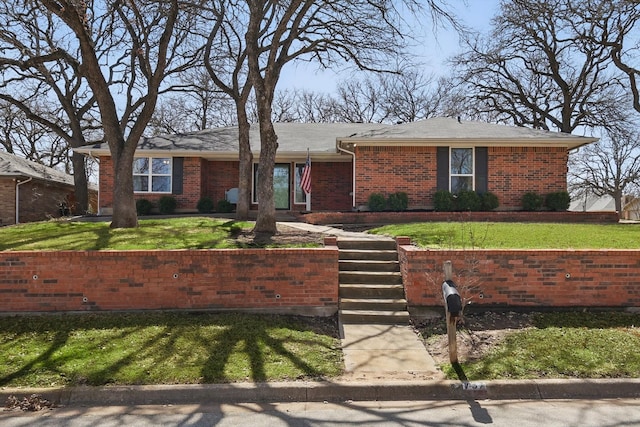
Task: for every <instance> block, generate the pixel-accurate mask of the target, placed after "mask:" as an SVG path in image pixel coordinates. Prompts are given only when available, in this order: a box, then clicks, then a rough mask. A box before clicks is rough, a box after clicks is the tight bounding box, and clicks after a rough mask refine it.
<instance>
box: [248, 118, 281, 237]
mask: <svg viewBox="0 0 640 427" xmlns="http://www.w3.org/2000/svg"><path fill="white" fill-rule="evenodd" d="M277 148H278V136H277V135H276V132H275V130H274V128H273V124H272V123H271V120H270V117H267V118H264V119H261V120H260V164H259V165H258V218H257V219H256V225H255V227H254V229H253V232H254V233H264V234H270V235H274V234H276V233H277V231H278V229H277V227H276V205H275V202H274V198H273V170H274V166H275V163H276V150H277Z"/></svg>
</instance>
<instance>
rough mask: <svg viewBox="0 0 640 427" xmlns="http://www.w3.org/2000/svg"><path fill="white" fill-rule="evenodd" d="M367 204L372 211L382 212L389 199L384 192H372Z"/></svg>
mask: <svg viewBox="0 0 640 427" xmlns="http://www.w3.org/2000/svg"><path fill="white" fill-rule="evenodd" d="M367 206H368V207H369V210H370V211H371V212H382V211H383V210H385V208H386V207H387V201H386V200H385V199H384V196H383V195H382V194H380V193H371V194H370V195H369V200H368V201H367Z"/></svg>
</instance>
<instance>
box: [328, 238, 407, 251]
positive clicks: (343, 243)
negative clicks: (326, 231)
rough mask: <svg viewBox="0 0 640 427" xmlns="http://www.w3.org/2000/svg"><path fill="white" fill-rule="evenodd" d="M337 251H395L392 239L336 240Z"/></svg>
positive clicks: (394, 243)
mask: <svg viewBox="0 0 640 427" xmlns="http://www.w3.org/2000/svg"><path fill="white" fill-rule="evenodd" d="M338 249H341V250H342V249H363V250H373V249H375V250H389V251H395V250H396V241H395V240H393V239H384V240H377V239H376V240H373V239H349V238H341V237H339V238H338Z"/></svg>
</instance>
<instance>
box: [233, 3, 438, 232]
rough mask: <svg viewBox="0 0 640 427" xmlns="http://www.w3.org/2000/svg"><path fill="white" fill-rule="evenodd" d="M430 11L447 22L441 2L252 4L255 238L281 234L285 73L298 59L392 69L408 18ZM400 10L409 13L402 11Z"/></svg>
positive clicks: (248, 44) (250, 49)
mask: <svg viewBox="0 0 640 427" xmlns="http://www.w3.org/2000/svg"><path fill="white" fill-rule="evenodd" d="M422 5H426V6H425V7H427V8H428V9H429V10H430V11H431V12H434V13H436V16H443V14H444V16H447V17H449V15H447V14H446V11H444V10H443V9H442V7H441V5H440V3H439V1H437V0H428V1H427V2H425V3H420V2H415V1H413V0H406V1H398V2H393V1H388V2H374V1H370V0H344V1H342V0H337V1H336V0H331V1H330V0H294V1H291V2H286V3H282V2H278V1H272V0H247V9H248V17H247V19H246V22H247V30H246V32H245V35H244V37H245V41H246V54H247V65H248V69H249V77H250V81H251V83H252V84H253V89H254V91H255V96H256V104H257V109H258V125H259V127H260V140H261V141H260V144H261V149H260V163H259V166H258V176H259V177H260V179H259V180H258V199H259V202H260V203H259V207H258V218H257V221H256V226H255V228H254V232H256V233H266V234H274V233H275V232H276V223H275V205H274V198H273V171H274V164H275V155H276V150H277V135H276V133H275V130H274V128H273V121H272V113H273V111H272V106H273V101H274V95H275V90H276V86H277V83H278V80H279V78H280V74H281V71H282V69H283V67H284V66H285V65H286V64H288V63H290V62H292V61H294V60H296V59H302V58H305V59H310V60H314V61H317V62H318V63H319V64H320V65H321V66H329V65H332V64H333V63H341V62H343V61H351V62H352V63H353V64H354V65H355V66H356V67H358V68H360V69H363V70H375V69H384V68H385V64H390V63H391V64H393V63H396V62H395V61H389V58H397V57H398V54H399V53H402V52H403V50H404V47H405V45H406V39H407V37H408V36H407V35H408V34H409V31H408V29H407V28H406V27H405V26H404V23H405V21H404V19H403V13H402V12H406V13H412V12H414V13H415V12H418V11H420V10H423V9H421V8H422ZM400 6H401V7H402V8H403V9H404V10H403V11H401V10H400Z"/></svg>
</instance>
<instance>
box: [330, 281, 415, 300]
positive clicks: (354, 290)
mask: <svg viewBox="0 0 640 427" xmlns="http://www.w3.org/2000/svg"><path fill="white" fill-rule="evenodd" d="M339 295H340V298H354V299H356V298H357V299H372V298H388V299H404V286H402V284H396V285H381V284H363V283H358V284H341V285H340V289H339Z"/></svg>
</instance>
